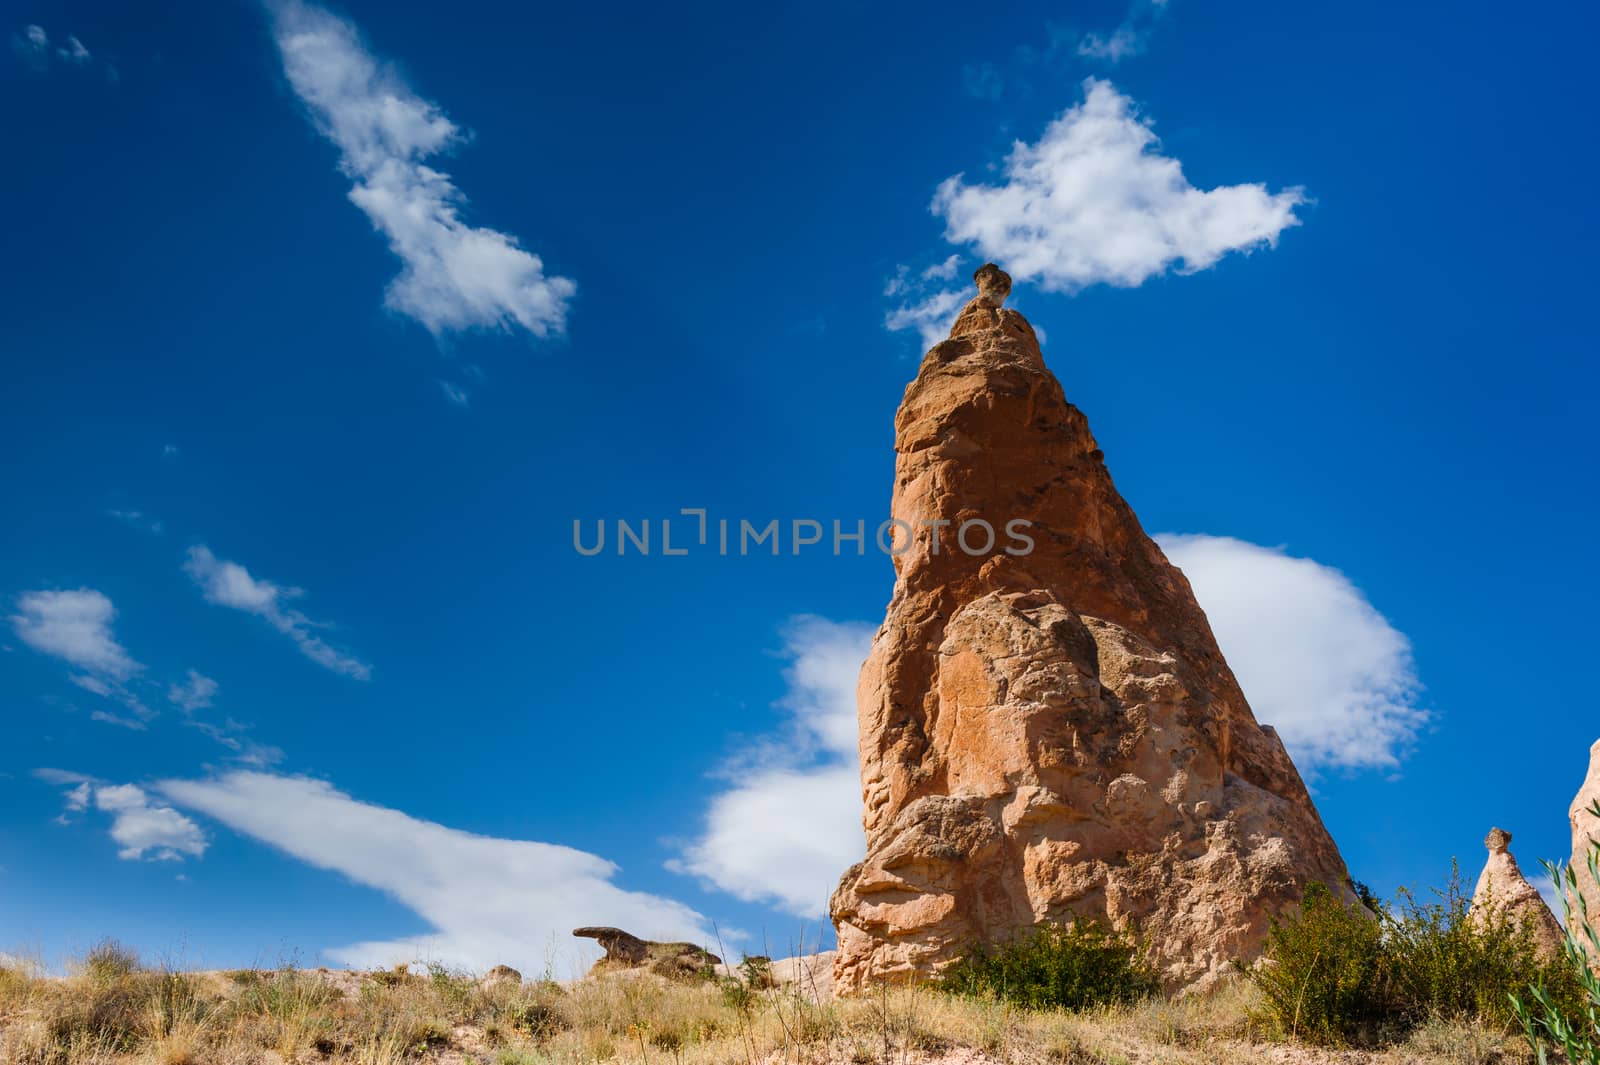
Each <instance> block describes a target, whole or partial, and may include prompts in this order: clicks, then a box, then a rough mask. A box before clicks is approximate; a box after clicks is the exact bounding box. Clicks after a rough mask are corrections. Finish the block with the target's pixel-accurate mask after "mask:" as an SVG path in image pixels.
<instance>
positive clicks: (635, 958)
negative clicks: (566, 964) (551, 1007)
mask: <svg viewBox="0 0 1600 1065" xmlns="http://www.w3.org/2000/svg"><path fill="white" fill-rule="evenodd" d="M572 934H573V935H575V936H577V937H579V938H580V939H595V940H599V941H600V946H602V947H603V948H605V952H606V955H605V957H603V958H601V959H600V960H599V961H597V962H595V963H594V967H593V968H592V969H590V970H589V975H590V976H598V975H599V974H601V973H607V972H617V971H620V970H624V969H639V970H644V971H648V972H652V973H655V974H656V975H658V976H695V975H699V974H702V973H708V972H711V971H713V970H714V969H715V968H716V967H717V966H718V965H721V964H722V959H721V958H719V957H717V956H716V955H715V954H712V953H711V952H710V951H707V950H705V949H703V948H701V947H697V946H695V945H694V944H693V943H657V942H656V941H655V940H653V939H640V938H639V937H638V936H636V935H634V934H633V933H632V932H624V931H623V930H622V929H620V928H612V927H610V926H607V925H586V926H585V927H583V928H574V929H573V930H572Z"/></svg>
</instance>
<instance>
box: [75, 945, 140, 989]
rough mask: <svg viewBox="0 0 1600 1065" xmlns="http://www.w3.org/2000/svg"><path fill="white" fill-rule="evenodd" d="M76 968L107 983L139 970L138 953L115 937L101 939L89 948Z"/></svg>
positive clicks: (91, 977) (93, 978) (91, 978)
mask: <svg viewBox="0 0 1600 1065" xmlns="http://www.w3.org/2000/svg"><path fill="white" fill-rule="evenodd" d="M78 968H79V969H80V971H82V973H83V975H84V976H87V977H88V978H89V979H90V980H93V981H95V982H96V983H108V982H110V981H113V980H120V979H122V978H123V977H125V976H131V975H132V974H133V973H136V972H138V971H139V955H137V954H135V953H134V952H133V951H131V950H129V949H128V948H127V947H124V946H123V945H122V944H121V943H118V942H117V941H116V940H115V939H102V940H101V941H100V942H98V943H96V944H95V945H94V946H92V947H90V948H89V951H88V953H86V954H85V955H84V956H83V960H82V961H80V962H79V963H78Z"/></svg>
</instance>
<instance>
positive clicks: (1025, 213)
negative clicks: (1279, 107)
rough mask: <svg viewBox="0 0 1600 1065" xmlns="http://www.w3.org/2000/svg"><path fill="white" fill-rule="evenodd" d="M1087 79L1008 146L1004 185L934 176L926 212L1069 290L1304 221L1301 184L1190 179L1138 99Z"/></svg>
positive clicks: (1140, 277) (1187, 267) (1055, 287)
mask: <svg viewBox="0 0 1600 1065" xmlns="http://www.w3.org/2000/svg"><path fill="white" fill-rule="evenodd" d="M1084 88H1085V93H1086V95H1085V99H1084V101H1083V103H1081V104H1078V105H1076V106H1074V107H1072V108H1070V109H1068V110H1067V111H1066V112H1065V113H1063V114H1062V115H1061V116H1060V117H1059V118H1057V119H1056V120H1055V121H1054V122H1052V123H1051V124H1050V125H1049V127H1047V128H1046V129H1045V131H1044V134H1043V135H1042V136H1041V137H1040V138H1039V140H1038V142H1037V143H1035V144H1026V143H1023V142H1020V141H1019V142H1017V143H1016V144H1015V145H1014V146H1013V148H1012V150H1011V154H1010V155H1008V156H1007V157H1006V161H1005V165H1004V175H1005V183H1004V184H1001V185H984V184H972V185H969V184H967V183H966V182H965V181H964V180H963V175H960V174H957V175H955V176H954V177H951V178H949V179H947V180H946V181H944V182H943V183H942V184H940V186H939V188H938V191H937V193H936V194H935V196H934V200H933V210H934V213H936V214H938V215H939V216H941V217H942V218H943V219H944V221H945V238H946V239H947V240H949V241H951V242H952V243H956V244H970V245H972V246H974V247H975V248H976V250H977V251H978V253H979V254H980V255H982V256H984V257H985V258H988V259H992V260H994V261H996V262H998V263H1000V264H1001V265H1003V266H1004V267H1005V268H1006V270H1007V271H1009V272H1010V273H1011V275H1012V276H1013V277H1014V278H1016V279H1017V280H1018V281H1031V282H1033V283H1035V284H1037V285H1039V287H1041V288H1044V289H1047V290H1052V291H1065V292H1071V291H1075V290H1077V289H1080V288H1082V287H1084V286H1086V285H1091V284H1095V283H1097V282H1104V283H1107V284H1112V285H1121V286H1127V287H1132V286H1136V285H1139V284H1141V283H1142V282H1144V281H1146V280H1148V279H1149V278H1151V277H1154V276H1156V275H1158V274H1162V273H1164V272H1166V271H1167V270H1168V269H1171V268H1174V267H1175V268H1176V269H1178V270H1179V271H1180V272H1184V273H1190V272H1194V271H1197V270H1203V269H1206V268H1207V267H1210V266H1212V265H1214V264H1215V263H1216V262H1217V261H1218V260H1219V259H1221V258H1222V256H1223V255H1225V254H1227V253H1228V252H1230V251H1248V250H1251V249H1253V248H1257V247H1261V246H1268V247H1271V246H1275V245H1276V243H1277V240H1278V235H1279V234H1280V233H1282V232H1283V230H1285V229H1287V228H1288V227H1290V226H1294V225H1297V224H1299V220H1298V219H1297V218H1296V217H1295V214H1294V210H1295V208H1296V207H1298V206H1300V205H1301V204H1304V203H1305V202H1306V197H1305V194H1304V192H1303V191H1302V190H1301V189H1299V188H1291V189H1284V190H1282V191H1280V192H1276V193H1269V192H1268V191H1267V188H1266V186H1265V185H1262V184H1250V185H1224V186H1219V187H1217V188H1214V189H1200V188H1196V187H1195V186H1193V185H1191V184H1190V183H1189V180H1188V179H1187V178H1186V177H1185V176H1184V174H1183V166H1182V164H1181V163H1179V161H1178V160H1176V159H1173V158H1170V157H1168V156H1165V155H1162V154H1161V153H1160V150H1159V143H1158V141H1157V139H1156V136H1155V134H1154V132H1152V131H1151V128H1150V125H1149V123H1148V122H1147V121H1145V120H1143V119H1142V118H1140V117H1139V115H1138V114H1137V112H1136V110H1135V108H1134V104H1133V101H1131V100H1130V99H1129V98H1128V97H1126V96H1124V95H1122V94H1121V93H1120V92H1118V91H1117V89H1116V87H1115V86H1113V85H1112V84H1111V83H1110V82H1107V81H1102V80H1099V79H1095V78H1090V79H1089V80H1087V81H1086V82H1084ZM906 324H915V322H914V321H910V322H907V323H906Z"/></svg>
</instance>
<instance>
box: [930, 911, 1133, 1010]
mask: <svg viewBox="0 0 1600 1065" xmlns="http://www.w3.org/2000/svg"><path fill="white" fill-rule="evenodd" d="M940 986H941V987H942V988H943V989H944V990H945V991H948V992H950V993H952V994H957V995H970V996H977V997H986V998H995V999H998V1000H1000V1001H1002V1002H1010V1003H1013V1004H1015V1005H1018V1006H1025V1007H1028V1008H1031V1009H1069V1010H1076V1009H1084V1008H1086V1007H1089V1006H1100V1005H1106V1004H1110V1003H1122V1002H1134V1001H1137V1000H1138V999H1142V998H1148V997H1149V996H1151V995H1154V994H1156V993H1157V992H1158V991H1159V990H1160V983H1159V981H1157V979H1156V976H1155V973H1154V972H1152V971H1151V970H1150V969H1149V967H1148V966H1146V965H1145V964H1144V963H1143V962H1142V961H1141V960H1140V959H1139V957H1138V944H1137V943H1136V942H1135V941H1134V940H1132V939H1131V938H1130V937H1127V936H1124V935H1122V934H1120V933H1117V932H1112V931H1110V930H1108V929H1106V928H1105V927H1104V926H1103V925H1101V924H1099V923H1097V922H1094V921H1083V920H1077V919H1075V920H1074V921H1073V922H1072V923H1071V924H1068V925H1058V924H1041V925H1037V926H1035V927H1034V928H1033V929H1032V930H1031V931H1029V932H1027V933H1025V934H1023V935H1021V936H1019V937H1018V938H1017V939H1015V940H1013V941H1012V942H1010V943H1005V944H1002V945H1000V946H998V947H984V946H982V945H975V946H973V947H970V948H968V950H967V952H966V953H965V954H964V955H963V956H962V958H961V959H960V960H959V961H957V962H956V964H955V965H953V966H952V967H951V968H949V969H948V970H946V971H945V973H944V974H943V976H942V978H941V979H940Z"/></svg>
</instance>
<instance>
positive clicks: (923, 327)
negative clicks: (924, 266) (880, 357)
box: [883, 260, 972, 348]
mask: <svg viewBox="0 0 1600 1065" xmlns="http://www.w3.org/2000/svg"><path fill="white" fill-rule="evenodd" d="M947 261H948V260H947ZM934 269H936V268H935V267H929V269H928V270H926V271H923V273H922V274H921V275H920V276H922V277H924V278H926V277H928V276H929V274H930V271H932V270H934ZM933 276H938V275H936V274H935V275H933ZM885 295H889V296H901V295H910V296H911V298H910V300H909V302H906V303H903V304H901V305H900V306H898V307H896V308H894V309H893V310H891V311H890V312H889V313H888V314H886V315H884V318H883V324H884V327H885V328H887V329H889V330H891V331H899V330H901V329H915V330H916V331H917V336H919V337H920V338H921V339H922V346H923V347H924V348H931V347H933V346H934V345H935V344H937V343H939V341H941V340H943V339H945V338H946V337H948V336H949V335H950V327H951V326H953V325H955V321H956V315H957V314H959V313H961V308H962V307H964V306H966V303H967V300H968V299H970V298H971V295H972V294H970V293H968V292H967V291H965V290H963V289H939V290H937V291H933V292H929V291H927V289H926V287H925V286H920V285H913V284H912V283H911V282H910V281H909V280H907V279H906V278H905V277H903V276H900V277H896V278H895V279H893V280H891V281H890V283H889V286H888V287H886V289H885Z"/></svg>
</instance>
